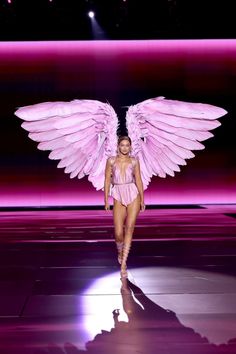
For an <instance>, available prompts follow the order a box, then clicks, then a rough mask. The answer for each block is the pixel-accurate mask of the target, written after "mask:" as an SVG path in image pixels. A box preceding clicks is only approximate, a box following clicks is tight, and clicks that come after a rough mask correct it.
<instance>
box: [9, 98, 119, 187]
mask: <svg viewBox="0 0 236 354" xmlns="http://www.w3.org/2000/svg"><path fill="white" fill-rule="evenodd" d="M15 115H16V116H17V117H19V118H21V119H23V120H25V122H24V123H22V125H21V126H22V127H23V128H24V129H26V130H27V131H29V137H30V138H31V139H32V140H34V141H37V142H39V144H38V146H37V147H38V149H39V150H51V153H50V154H49V158H50V159H52V160H60V162H59V164H58V165H57V167H62V168H65V170H64V172H65V173H70V178H74V177H76V176H77V177H78V178H82V177H84V176H85V175H88V180H89V181H90V182H92V184H93V186H94V187H95V188H96V189H97V190H99V189H103V187H104V172H105V166H106V160H107V158H108V157H110V156H112V155H115V154H116V148H117V133H116V131H117V128H118V118H117V115H116V113H115V111H114V109H113V108H112V106H111V105H110V104H108V103H103V102H100V101H96V100H77V99H75V100H73V101H70V102H43V103H38V104H34V105H31V106H25V107H20V108H19V109H17V111H16V112H15Z"/></svg>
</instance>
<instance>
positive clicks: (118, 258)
mask: <svg viewBox="0 0 236 354" xmlns="http://www.w3.org/2000/svg"><path fill="white" fill-rule="evenodd" d="M123 244H124V242H122V241H121V242H117V241H116V247H117V251H118V257H117V260H118V263H119V264H121V263H122V252H123Z"/></svg>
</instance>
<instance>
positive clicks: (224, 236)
mask: <svg viewBox="0 0 236 354" xmlns="http://www.w3.org/2000/svg"><path fill="white" fill-rule="evenodd" d="M0 219H1V223H0V354H80V353H88V354H89V353H91V354H92V353H93V354H100V353H101V354H106V353H109V354H121V353H122V354H123V353H126V354H134V353H135V354H192V353H193V354H202V353H204V354H206V353H209V354H213V353H217V354H218V353H230V354H233V353H236V247H235V246H236V205H232V204H231V205H194V206H179V207H171V206H170V207H166V208H157V209H148V208H147V210H146V211H145V212H144V213H140V214H139V217H138V220H137V225H136V228H135V232H134V238H133V243H132V248H131V251H130V255H129V258H128V274H129V280H128V281H121V280H120V275H119V264H118V262H117V255H116V247H115V243H114V234H113V221H112V212H111V211H110V212H105V211H104V210H28V211H27V210H22V211H19V210H17V211H10V210H5V211H1V212H0Z"/></svg>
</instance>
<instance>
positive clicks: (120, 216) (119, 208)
mask: <svg viewBox="0 0 236 354" xmlns="http://www.w3.org/2000/svg"><path fill="white" fill-rule="evenodd" d="M113 201H114V202H113V221H114V226H115V230H116V231H117V232H118V233H120V232H123V227H124V222H125V218H126V214H127V212H126V207H125V206H124V205H123V204H121V203H120V202H119V201H118V200H116V199H113Z"/></svg>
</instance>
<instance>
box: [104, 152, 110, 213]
mask: <svg viewBox="0 0 236 354" xmlns="http://www.w3.org/2000/svg"><path fill="white" fill-rule="evenodd" d="M110 185H111V160H110V158H108V159H107V162H106V168H105V182H104V203H105V209H106V210H109V209H110V205H109V202H108V194H109V190H110Z"/></svg>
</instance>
